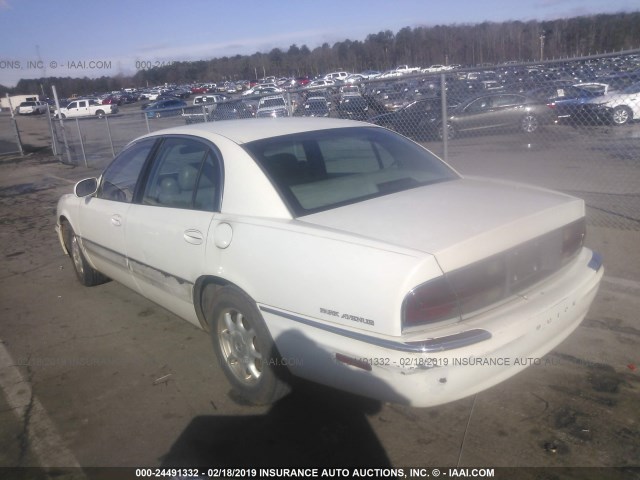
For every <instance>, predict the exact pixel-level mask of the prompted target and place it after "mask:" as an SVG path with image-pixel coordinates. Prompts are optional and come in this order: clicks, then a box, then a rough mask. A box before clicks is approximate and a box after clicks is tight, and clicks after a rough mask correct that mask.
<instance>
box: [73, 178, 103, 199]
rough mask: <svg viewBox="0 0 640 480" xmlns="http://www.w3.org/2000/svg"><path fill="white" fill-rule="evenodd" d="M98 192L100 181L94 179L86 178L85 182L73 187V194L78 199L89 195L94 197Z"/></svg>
mask: <svg viewBox="0 0 640 480" xmlns="http://www.w3.org/2000/svg"><path fill="white" fill-rule="evenodd" d="M97 190H98V179H97V178H95V177H93V178H85V179H84V180H80V181H79V182H78V183H76V184H75V185H74V187H73V193H74V194H75V196H76V197H80V198H82V197H87V196H89V195H93V194H94V193H96V191H97Z"/></svg>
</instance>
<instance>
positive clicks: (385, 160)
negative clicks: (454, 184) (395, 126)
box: [244, 127, 459, 216]
mask: <svg viewBox="0 0 640 480" xmlns="http://www.w3.org/2000/svg"><path fill="white" fill-rule="evenodd" d="M244 148H245V149H246V150H247V151H248V152H249V153H250V154H251V155H252V156H253V158H254V159H255V160H256V161H257V162H258V163H259V164H260V165H261V166H262V168H263V169H264V170H265V172H266V173H267V175H268V176H269V177H270V178H271V181H272V182H273V183H274V185H275V186H276V188H277V189H278V191H279V192H280V193H281V195H282V196H283V199H284V200H285V202H286V203H287V204H288V205H289V208H290V209H291V211H292V213H293V214H294V215H295V216H302V215H307V214H311V213H315V212H319V211H323V210H329V209H332V208H336V207H339V206H342V205H347V204H350V203H355V202H359V201H363V200H366V199H369V198H375V197H380V196H383V195H388V194H392V193H395V192H400V191H403V190H409V189H412V188H417V187H421V186H424V185H428V184H431V183H437V182H442V181H447V180H453V179H456V178H459V177H458V175H457V174H456V173H455V172H454V171H453V170H452V169H451V168H449V167H448V166H447V165H446V164H445V163H444V162H442V161H441V160H440V159H439V158H438V157H436V156H435V155H433V154H432V153H431V152H429V151H428V150H426V149H424V148H422V147H421V146H419V145H417V144H416V143H414V142H412V141H410V140H408V139H406V138H405V137H402V136H400V135H398V134H396V133H393V132H391V131H388V130H386V129H381V128H375V127H355V128H340V129H330V130H322V131H315V132H307V133H300V134H294V135H284V136H281V137H275V138H268V139H264V140H258V141H255V142H251V143H248V144H246V145H245V146H244Z"/></svg>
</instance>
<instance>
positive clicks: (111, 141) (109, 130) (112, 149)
mask: <svg viewBox="0 0 640 480" xmlns="http://www.w3.org/2000/svg"><path fill="white" fill-rule="evenodd" d="M104 119H105V120H106V121H107V133H108V134H109V145H111V155H113V158H116V150H115V149H114V148H113V138H112V137H111V126H110V125H109V115H105V116H104Z"/></svg>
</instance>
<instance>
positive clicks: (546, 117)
mask: <svg viewBox="0 0 640 480" xmlns="http://www.w3.org/2000/svg"><path fill="white" fill-rule="evenodd" d="M554 120H555V114H554V111H553V109H552V108H551V107H549V106H548V105H547V104H545V103H542V102H541V101H539V100H535V99H532V98H529V97H527V96H525V95H521V94H518V93H494V94H488V95H481V96H479V97H472V98H471V99H469V100H467V101H465V102H463V103H461V104H460V105H459V106H458V107H456V108H452V109H451V111H450V112H449V118H448V120H447V132H448V138H449V139H453V138H454V137H456V136H458V135H460V134H462V133H485V132H490V131H496V130H501V131H505V130H520V131H522V132H525V133H533V132H535V131H537V130H538V129H539V128H540V126H541V125H546V124H550V123H553V121H554ZM443 131H444V129H443V124H442V123H441V124H440V126H439V129H438V135H439V137H440V138H442V136H443Z"/></svg>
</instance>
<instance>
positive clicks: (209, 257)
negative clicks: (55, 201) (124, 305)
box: [126, 136, 222, 325]
mask: <svg viewBox="0 0 640 480" xmlns="http://www.w3.org/2000/svg"><path fill="white" fill-rule="evenodd" d="M221 165H222V164H221V159H220V155H219V154H218V153H217V150H216V149H215V147H213V146H212V145H211V144H209V143H207V142H204V141H202V140H199V139H194V138H193V137H187V136H171V137H167V138H165V139H164V140H163V142H162V144H161V145H160V146H159V147H158V150H157V151H156V153H155V155H154V157H153V159H152V161H151V164H150V168H149V173H148V176H147V179H146V181H145V185H144V187H143V188H142V189H141V191H140V197H139V198H138V199H137V201H136V202H135V204H134V205H132V206H131V209H130V211H129V214H128V228H127V230H126V244H127V252H128V256H129V262H130V266H131V271H132V273H133V276H134V278H135V279H136V281H137V282H138V285H139V288H140V289H141V291H142V292H143V294H144V295H145V296H146V297H148V298H150V299H151V300H153V301H155V302H156V303H158V304H160V305H162V306H164V307H165V308H167V309H169V310H171V311H173V312H174V313H176V314H177V315H179V316H181V317H182V318H185V319H187V320H189V321H191V322H193V323H195V324H196V325H197V324H198V320H197V317H196V315H195V310H194V308H193V286H194V283H195V281H196V280H197V279H198V277H200V276H201V275H203V274H205V273H209V274H210V273H214V272H215V271H216V270H217V267H216V265H215V264H216V263H217V262H216V258H217V248H216V247H215V246H214V245H213V244H207V236H208V234H209V229H210V227H211V224H212V221H213V220H214V218H215V217H216V212H218V211H219V207H220V202H221V198H220V195H221V182H222V166H221ZM212 262H213V264H212Z"/></svg>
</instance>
